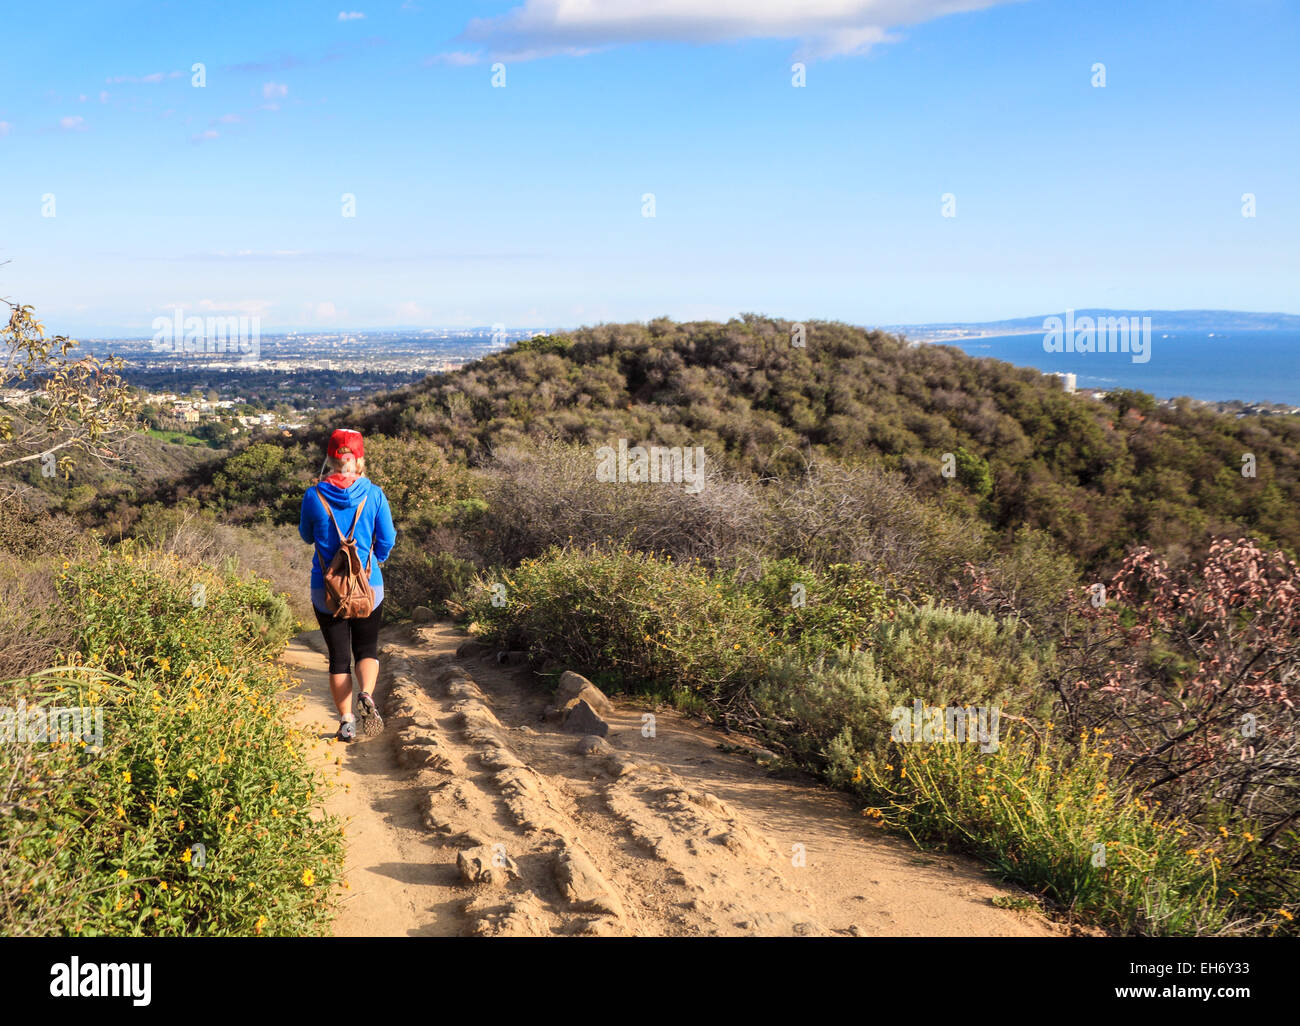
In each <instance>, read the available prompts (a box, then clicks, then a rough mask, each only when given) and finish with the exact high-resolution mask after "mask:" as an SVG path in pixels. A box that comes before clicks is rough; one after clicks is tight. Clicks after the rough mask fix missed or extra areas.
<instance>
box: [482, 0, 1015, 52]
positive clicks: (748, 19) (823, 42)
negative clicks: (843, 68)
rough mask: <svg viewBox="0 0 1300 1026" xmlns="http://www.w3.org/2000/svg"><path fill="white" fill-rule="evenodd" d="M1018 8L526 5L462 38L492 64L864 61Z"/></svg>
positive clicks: (957, 4) (952, 3)
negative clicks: (923, 28) (989, 13)
mask: <svg viewBox="0 0 1300 1026" xmlns="http://www.w3.org/2000/svg"><path fill="white" fill-rule="evenodd" d="M1008 2H1018V0H807V2H804V3H798V4H794V3H790V2H789V0H660V2H658V3H655V4H647V3H645V2H644V0H585V2H576V0H525V2H524V4H523V6H521V7H516V8H514V9H512V10H510V11H507V12H506V13H505V14H502V15H498V16H496V17H491V18H475V19H473V20H472V21H470V23H469V24H468V25H467V26H466V28H465V31H464V32H463V33H462V38H463V39H465V40H468V41H470V42H474V43H479V44H482V45H484V46H486V47H488V49H489V50H490V51H491V52H492V54H493V56H495V57H501V58H503V59H514V60H527V59H530V58H535V57H544V56H552V55H561V54H564V55H580V54H584V53H591V52H593V51H595V50H599V49H604V48H606V47H610V46H617V45H621V44H627V43H639V42H644V41H667V42H683V43H724V42H734V41H737V40H742V39H789V40H797V41H799V43H800V44H801V45H800V49H799V53H800V55H801V56H805V57H810V58H815V57H843V56H855V55H859V54H863V53H866V52H867V51H868V50H870V49H871V47H873V46H875V45H877V44H879V43H883V42H889V41H891V40H892V39H894V38H895V37H893V36H891V35H890V34H889V30H890V29H891V28H898V27H901V26H905V25H914V24H918V23H920V22H923V21H930V20H932V19H934V18H941V17H943V16H945V15H948V14H955V13H958V12H961V11H976V10H981V9H983V8H987V7H993V6H995V5H997V4H1000V3H1008Z"/></svg>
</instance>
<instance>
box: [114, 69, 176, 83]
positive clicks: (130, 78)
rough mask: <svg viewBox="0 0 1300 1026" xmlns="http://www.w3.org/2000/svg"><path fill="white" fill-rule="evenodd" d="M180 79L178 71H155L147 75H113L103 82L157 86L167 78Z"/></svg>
mask: <svg viewBox="0 0 1300 1026" xmlns="http://www.w3.org/2000/svg"><path fill="white" fill-rule="evenodd" d="M180 77H181V73H180V72H179V71H155V72H153V73H152V74H149V75H114V76H113V77H112V78H109V79H106V80H105V81H107V82H108V84H109V85H121V84H122V83H124V82H125V83H127V84H129V85H157V84H158V83H159V82H163V81H165V80H167V79H169V78H180Z"/></svg>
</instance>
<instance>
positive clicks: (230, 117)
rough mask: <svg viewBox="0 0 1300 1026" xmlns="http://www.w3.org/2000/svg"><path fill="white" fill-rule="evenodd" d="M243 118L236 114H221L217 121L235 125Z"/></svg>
mask: <svg viewBox="0 0 1300 1026" xmlns="http://www.w3.org/2000/svg"><path fill="white" fill-rule="evenodd" d="M243 120H244V119H243V118H241V117H240V116H239V115H238V114H222V115H221V117H219V118H217V121H218V123H220V124H223V125H237V124H239V123H240V122H242V121H243Z"/></svg>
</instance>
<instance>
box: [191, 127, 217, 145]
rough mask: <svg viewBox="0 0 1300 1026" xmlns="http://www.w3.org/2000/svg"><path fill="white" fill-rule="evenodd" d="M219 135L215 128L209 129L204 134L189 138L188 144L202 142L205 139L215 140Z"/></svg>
mask: <svg viewBox="0 0 1300 1026" xmlns="http://www.w3.org/2000/svg"><path fill="white" fill-rule="evenodd" d="M220 135H221V133H220V132H218V131H217V130H216V129H215V128H209V129H208V130H207V131H206V132H200V133H199V134H198V135H192V136H190V142H203V141H204V140H206V139H216V138H218V137H219V136H220Z"/></svg>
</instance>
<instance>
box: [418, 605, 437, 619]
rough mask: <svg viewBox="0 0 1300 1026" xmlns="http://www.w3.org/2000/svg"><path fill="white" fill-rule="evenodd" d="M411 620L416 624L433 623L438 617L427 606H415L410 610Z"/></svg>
mask: <svg viewBox="0 0 1300 1026" xmlns="http://www.w3.org/2000/svg"><path fill="white" fill-rule="evenodd" d="M411 619H412V620H414V621H415V622H416V623H433V621H434V620H436V619H438V617H437V615H436V614H435V613H434V611H433V610H432V609H430V608H429V607H428V606H416V607H415V608H414V609H413V610H411Z"/></svg>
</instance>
